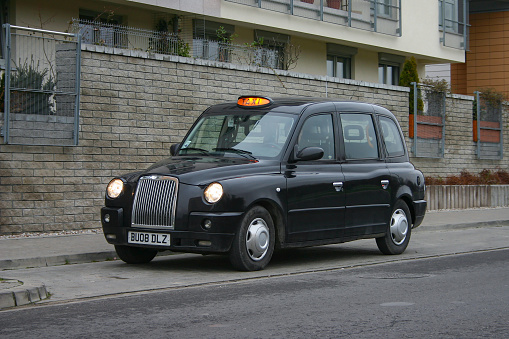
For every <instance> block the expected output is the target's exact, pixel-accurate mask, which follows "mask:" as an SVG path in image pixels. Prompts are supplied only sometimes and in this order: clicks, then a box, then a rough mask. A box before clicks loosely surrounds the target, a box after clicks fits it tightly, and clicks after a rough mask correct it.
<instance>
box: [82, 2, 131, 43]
mask: <svg viewBox="0 0 509 339" xmlns="http://www.w3.org/2000/svg"><path fill="white" fill-rule="evenodd" d="M120 24H122V17H121V16H119V15H113V14H111V13H104V12H103V13H99V12H94V11H88V10H81V9H80V23H79V26H80V30H81V32H82V40H81V41H82V42H83V43H86V44H95V45H100V46H109V47H114V46H121V45H122V44H121V41H120V40H121V37H120V34H119V32H118V26H119V25H120Z"/></svg>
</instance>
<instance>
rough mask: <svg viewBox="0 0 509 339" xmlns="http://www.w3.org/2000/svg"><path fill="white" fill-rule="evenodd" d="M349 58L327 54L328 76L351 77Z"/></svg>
mask: <svg viewBox="0 0 509 339" xmlns="http://www.w3.org/2000/svg"><path fill="white" fill-rule="evenodd" d="M351 63H352V62H351V59H350V58H347V57H342V56H337V55H327V75H328V76H330V77H336V78H342V79H351V78H352V76H351V66H350V65H351Z"/></svg>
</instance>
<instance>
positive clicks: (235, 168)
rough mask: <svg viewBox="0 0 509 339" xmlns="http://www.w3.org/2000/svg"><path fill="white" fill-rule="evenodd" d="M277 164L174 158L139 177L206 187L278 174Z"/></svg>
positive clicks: (254, 161) (156, 165)
mask: <svg viewBox="0 0 509 339" xmlns="http://www.w3.org/2000/svg"><path fill="white" fill-rule="evenodd" d="M280 172H281V167H280V162H279V161H274V160H251V159H244V158H228V157H211V156H206V157H197V156H174V157H171V158H167V159H164V160H161V161H159V162H157V163H155V164H154V165H152V166H150V167H149V168H148V169H147V170H145V171H143V172H141V173H140V176H144V175H151V174H154V175H157V174H159V175H170V176H174V177H177V178H178V179H179V181H180V183H183V184H189V185H207V184H209V183H211V182H213V181H219V180H223V179H228V178H234V177H242V176H249V175H255V174H262V173H263V174H273V173H280Z"/></svg>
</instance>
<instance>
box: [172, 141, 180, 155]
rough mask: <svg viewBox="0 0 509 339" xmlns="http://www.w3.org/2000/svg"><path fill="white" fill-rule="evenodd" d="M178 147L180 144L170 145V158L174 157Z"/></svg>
mask: <svg viewBox="0 0 509 339" xmlns="http://www.w3.org/2000/svg"><path fill="white" fill-rule="evenodd" d="M179 147H180V144H173V145H171V146H170V154H171V155H172V156H174V155H176V154H177V151H178V149H179Z"/></svg>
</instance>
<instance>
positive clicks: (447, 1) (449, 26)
mask: <svg viewBox="0 0 509 339" xmlns="http://www.w3.org/2000/svg"><path fill="white" fill-rule="evenodd" d="M439 16H440V22H439V29H440V30H441V32H442V36H441V37H440V42H441V43H442V44H443V45H444V46H447V47H452V48H456V49H463V50H468V30H469V26H470V25H469V24H468V1H467V0H439Z"/></svg>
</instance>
